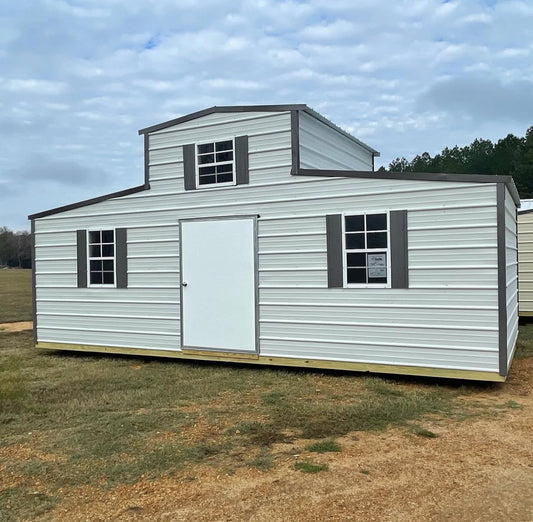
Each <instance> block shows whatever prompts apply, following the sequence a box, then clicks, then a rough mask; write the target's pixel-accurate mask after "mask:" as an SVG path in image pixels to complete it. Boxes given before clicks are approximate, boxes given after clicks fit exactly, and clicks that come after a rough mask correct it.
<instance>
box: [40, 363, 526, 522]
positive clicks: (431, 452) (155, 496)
mask: <svg viewBox="0 0 533 522" xmlns="http://www.w3.org/2000/svg"><path fill="white" fill-rule="evenodd" d="M532 370H533V359H526V360H521V361H515V362H514V365H513V369H512V372H511V375H510V377H509V379H508V381H507V382H506V383H505V384H502V385H497V386H496V387H495V388H494V389H491V390H490V392H487V393H484V392H480V393H475V394H473V395H472V396H468V397H466V398H464V399H463V400H468V401H482V402H483V401H485V402H486V401H490V402H494V403H497V404H507V405H508V406H509V404H511V405H513V406H514V407H506V408H503V409H502V410H501V412H502V413H501V414H500V415H495V416H491V417H487V416H484V417H477V418H476V417H474V418H469V419H467V420H464V421H450V420H442V419H440V420H439V419H434V420H432V421H427V420H426V421H425V422H424V423H423V424H424V426H425V427H426V428H429V429H430V430H432V431H433V432H434V433H436V434H437V435H438V437H437V438H423V437H417V436H415V435H413V434H411V433H410V432H409V431H407V430H401V429H390V430H388V431H386V432H385V433H357V434H352V435H351V436H348V437H345V438H342V439H338V442H339V443H340V444H341V445H342V452H341V453H326V454H320V455H319V454H316V453H313V454H309V453H305V452H304V453H302V448H303V447H304V446H305V441H297V442H295V443H293V444H290V445H287V444H285V445H276V446H274V448H273V453H274V454H275V455H276V459H275V466H274V468H273V469H271V470H268V471H260V470H258V469H255V468H240V469H238V470H237V471H236V472H235V473H233V474H224V473H223V472H220V471H217V470H216V469H213V468H210V467H208V466H196V467H190V468H188V469H187V470H185V471H183V472H181V473H179V474H177V475H175V476H173V477H168V478H163V479H160V480H143V481H140V482H138V483H136V484H133V485H130V486H126V485H123V486H119V487H117V488H115V489H113V490H103V489H101V488H98V487H83V488H73V489H71V490H68V491H67V490H64V491H62V492H61V495H60V496H61V498H62V501H61V502H60V504H59V505H58V506H57V507H56V508H55V510H54V511H52V512H51V513H48V514H47V515H46V516H45V518H44V520H73V521H82V520H83V521H86V520H91V521H100V520H101V521H104V520H116V521H127V520H134V521H136V520H143V521H144V520H167V521H169V520H172V521H199V522H200V521H244V520H246V521H265V522H266V521H268V522H274V521H289V522H290V521H328V520H334V521H358V520H361V521H380V522H387V521H391V522H392V521H394V522H403V521H409V522H413V521H436V522H437V521H438V522H440V521H443V522H444V521H453V522H456V521H468V522H476V521H487V522H489V521H490V522H497V521H506V522H509V521H517V522H528V521H532V520H533V495H532V487H531V484H532V483H533V448H532V444H531V435H532V432H533V430H532V426H533V422H532V421H533V400H532V396H531V383H532V381H533V379H532ZM508 401H512V402H511V403H509V402H508ZM298 454H299V455H298ZM307 458H309V459H311V460H312V461H313V462H318V463H326V464H328V466H329V470H328V471H323V472H320V473H317V474H305V473H302V472H300V471H297V470H295V469H294V463H295V462H296V461H297V459H300V460H302V459H307Z"/></svg>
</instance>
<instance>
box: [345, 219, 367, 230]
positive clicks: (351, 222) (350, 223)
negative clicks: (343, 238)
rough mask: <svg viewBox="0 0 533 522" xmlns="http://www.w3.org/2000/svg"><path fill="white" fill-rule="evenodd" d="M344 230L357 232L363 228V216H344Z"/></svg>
mask: <svg viewBox="0 0 533 522" xmlns="http://www.w3.org/2000/svg"><path fill="white" fill-rule="evenodd" d="M345 221H346V232H359V231H360V230H364V229H365V228H364V224H365V222H364V216H346V218H345Z"/></svg>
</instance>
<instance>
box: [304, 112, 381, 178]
mask: <svg viewBox="0 0 533 522" xmlns="http://www.w3.org/2000/svg"><path fill="white" fill-rule="evenodd" d="M300 167H301V168H303V169H333V170H346V169H348V170H372V153H371V152H370V151H369V150H368V149H365V148H364V147H362V146H361V145H358V144H357V143H355V142H354V141H353V140H350V138H348V137H347V136H345V135H344V134H342V133H341V132H338V131H335V130H334V129H332V128H331V127H329V126H328V125H326V124H325V123H323V122H321V121H320V120H318V119H317V118H314V117H313V116H312V115H310V114H308V113H306V112H300Z"/></svg>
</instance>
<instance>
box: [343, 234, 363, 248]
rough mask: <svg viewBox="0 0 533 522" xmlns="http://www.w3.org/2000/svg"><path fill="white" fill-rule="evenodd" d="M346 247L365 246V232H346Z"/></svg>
mask: <svg viewBox="0 0 533 522" xmlns="http://www.w3.org/2000/svg"><path fill="white" fill-rule="evenodd" d="M346 248H348V249H352V248H357V249H361V248H365V234H364V232H363V233H362V234H346Z"/></svg>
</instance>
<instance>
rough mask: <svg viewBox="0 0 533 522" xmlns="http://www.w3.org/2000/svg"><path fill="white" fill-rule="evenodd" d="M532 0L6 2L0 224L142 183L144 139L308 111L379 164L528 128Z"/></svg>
mask: <svg viewBox="0 0 533 522" xmlns="http://www.w3.org/2000/svg"><path fill="white" fill-rule="evenodd" d="M532 27H533V2H532V1H531V0H516V1H514V0H501V1H498V0H452V1H439V0H396V1H394V2H391V1H390V0H291V1H283V0H248V1H247V0H231V1H229V2H228V1H225V2H222V1H220V0H202V1H199V0H153V1H152V2H148V1H146V0H2V2H1V5H0V226H8V227H10V228H11V229H13V230H23V229H29V223H28V222H27V220H26V216H27V215H28V214H30V213H34V212H38V211H42V210H46V209H49V208H53V207H56V206H59V205H63V204H67V203H72V202H74V201H78V200H82V199H87V198H89V197H93V196H97V195H101V194H105V193H108V192H114V191H116V190H121V189H124V188H128V187H132V186H135V185H139V184H141V183H142V181H143V170H142V164H143V160H142V155H143V151H142V137H140V136H138V135H137V130H138V129H140V128H143V127H147V126H150V125H153V124H156V123H159V122H162V121H166V120H168V119H171V118H175V117H178V116H181V115H183V114H187V113H190V112H193V111H197V110H200V109H204V108H206V107H211V106H213V105H232V104H279V103H306V104H307V105H309V106H310V107H312V108H314V109H315V110H317V111H318V112H320V113H322V114H323V115H325V116H327V117H328V118H329V119H331V120H332V121H333V122H335V123H337V124H338V125H340V126H341V127H343V128H344V129H346V130H348V131H350V132H351V133H353V134H354V135H355V136H356V137H357V138H359V139H361V140H363V141H365V142H366V143H368V144H369V145H371V146H372V147H374V148H375V149H377V150H379V151H380V152H381V158H378V163H377V166H380V165H385V166H387V165H388V164H389V162H390V161H391V160H392V159H394V158H395V157H397V156H405V157H407V158H408V159H412V157H413V156H414V155H415V154H417V153H421V152H424V151H427V152H429V153H430V154H432V155H433V154H435V153H437V152H439V151H440V150H442V149H443V148H444V147H445V146H453V145H456V144H457V145H467V144H469V143H470V142H471V141H472V140H473V139H475V138H478V137H479V138H487V139H490V140H492V141H497V140H498V139H499V138H503V137H505V136H506V135H507V134H508V133H513V134H515V135H518V136H523V135H524V134H525V131H526V129H527V128H528V127H530V126H531V125H533V31H532V29H531V28H532Z"/></svg>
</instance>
